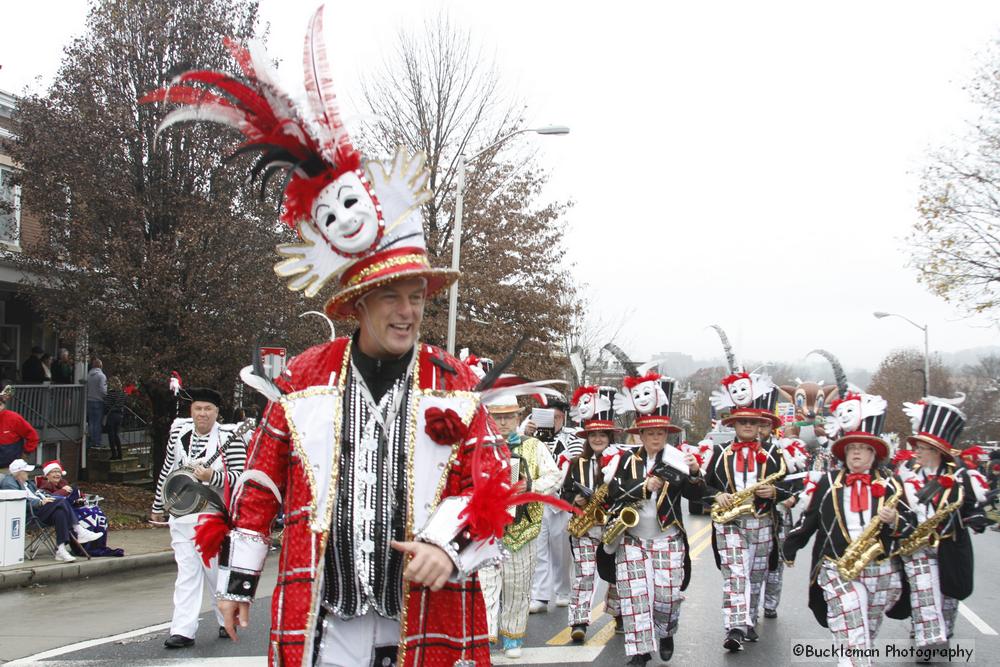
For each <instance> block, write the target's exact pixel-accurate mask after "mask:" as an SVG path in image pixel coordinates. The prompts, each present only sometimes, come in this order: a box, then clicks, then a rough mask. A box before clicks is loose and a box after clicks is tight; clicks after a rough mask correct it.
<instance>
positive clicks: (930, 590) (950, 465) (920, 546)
mask: <svg viewBox="0 0 1000 667" xmlns="http://www.w3.org/2000/svg"><path fill="white" fill-rule="evenodd" d="M904 410H905V411H906V412H907V414H908V415H909V416H910V417H911V418H912V419H913V422H914V423H913V432H914V435H912V436H910V437H909V438H908V442H909V445H910V447H911V448H912V449H909V450H901V451H899V452H898V453H897V454H896V458H895V459H894V462H895V463H897V465H898V468H897V472H898V474H899V478H900V480H902V482H903V489H904V491H905V493H906V496H905V503H906V505H907V506H909V507H910V508H911V509H912V510H913V512H914V514H915V517H916V524H917V527H916V529H915V530H914V534H913V535H912V536H910V537H908V538H907V539H906V540H902V541H901V542H900V545H899V546H900V550H899V555H900V557H901V559H902V561H903V576H905V577H906V579H907V581H908V583H909V589H910V606H911V611H910V618H912V619H913V641H914V644H915V645H916V646H917V647H918V648H925V647H933V646H939V645H944V644H946V643H947V641H948V639H950V638H951V636H952V633H953V632H954V630H955V617H956V615H957V612H958V603H959V601H960V600H964V599H965V598H967V597H968V596H969V595H971V594H972V584H973V557H972V540H971V539H970V537H969V530H968V529H969V528H972V529H973V530H974V531H975V532H982V531H983V529H984V528H985V526H986V523H987V521H986V517H985V516H984V515H983V511H982V509H980V508H979V507H978V503H979V502H982V501H984V500H985V499H986V486H987V484H986V480H985V478H984V477H983V476H982V474H981V473H979V471H978V470H976V469H975V468H973V467H969V468H967V467H966V465H965V464H964V462H963V461H964V460H966V459H969V460H972V458H973V457H974V456H976V455H977V454H978V453H979V452H980V451H982V450H980V449H978V448H970V449H967V450H966V451H964V452H960V451H959V450H958V449H955V448H953V447H954V445H953V444H952V443H955V442H957V441H958V439H959V437H960V436H961V433H962V430H963V429H964V426H965V415H963V414H962V412H961V411H960V410H959V408H958V405H957V404H956V402H955V399H951V400H945V399H939V398H935V397H927V398H925V399H924V400H922V401H921V402H919V403H907V404H905V408H904ZM940 564H944V565H945V566H944V567H940Z"/></svg>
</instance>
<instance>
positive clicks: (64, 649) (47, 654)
mask: <svg viewBox="0 0 1000 667" xmlns="http://www.w3.org/2000/svg"><path fill="white" fill-rule="evenodd" d="M169 628H170V624H169V623H160V624H159V625H150V626H149V627H145V628H139V629H138V630H130V631H129V632H122V633H121V634H117V635H111V636H110V637H102V638H100V639H88V640H86V641H82V642H77V643H75V644H69V645H68V646H61V647H59V648H54V649H50V650H48V651H42V652H41V653H36V654H35V655H29V656H28V657H26V658H18V659H17V660H12V661H10V662H8V663H6V664H8V665H10V666H11V667H14V666H15V665H27V664H30V663H32V662H38V661H39V660H46V659H48V658H54V657H56V656H59V655H65V654H66V653H72V652H73V651H82V650H84V649H87V648H91V647H94V646H100V645H102V644H110V643H112V642H117V641H121V640H123V639H131V638H132V637H138V636H140V635H147V634H149V633H151V632H159V631H160V630H167V629H169Z"/></svg>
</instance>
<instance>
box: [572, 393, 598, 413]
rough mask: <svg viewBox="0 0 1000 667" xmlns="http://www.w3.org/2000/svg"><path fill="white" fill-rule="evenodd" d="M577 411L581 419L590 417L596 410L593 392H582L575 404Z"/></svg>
mask: <svg viewBox="0 0 1000 667" xmlns="http://www.w3.org/2000/svg"><path fill="white" fill-rule="evenodd" d="M576 409H577V412H578V413H579V415H580V418H581V419H591V418H593V416H594V413H595V412H597V404H596V402H595V401H594V394H584V395H583V396H581V397H580V400H579V401H578V402H577V404H576Z"/></svg>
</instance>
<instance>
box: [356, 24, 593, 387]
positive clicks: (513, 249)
mask: <svg viewBox="0 0 1000 667" xmlns="http://www.w3.org/2000/svg"><path fill="white" fill-rule="evenodd" d="M365 99H366V101H367V104H368V107H369V110H370V112H371V113H372V114H373V115H374V116H375V117H376V118H377V120H376V121H375V122H374V124H373V125H372V126H371V127H370V128H369V129H368V130H367V131H364V132H362V133H361V135H360V136H361V143H363V144H364V145H365V147H366V149H367V151H368V152H370V153H390V152H391V151H392V150H394V147H395V146H397V145H400V144H402V145H405V146H408V147H410V148H411V149H416V150H420V151H423V152H424V153H425V154H426V156H427V165H428V167H429V170H430V186H431V188H432V190H433V192H434V197H433V199H432V200H431V201H429V202H428V203H427V204H426V205H425V206H424V215H425V219H426V225H425V227H426V238H427V246H428V253H429V254H430V256H431V260H432V262H434V263H435V264H436V265H438V266H445V265H449V264H450V263H451V243H452V234H453V230H454V212H455V211H454V203H455V185H456V178H457V174H458V171H457V170H458V161H459V156H460V155H461V154H463V153H465V154H466V155H475V154H476V153H477V152H479V151H480V150H482V149H483V148H485V147H489V146H490V145H491V144H493V143H495V142H497V141H498V140H500V139H502V138H504V137H506V136H507V135H509V134H510V133H511V132H513V131H515V130H517V129H519V128H521V126H522V122H523V118H522V116H521V107H520V105H519V104H518V103H517V102H516V101H514V100H513V99H512V98H510V97H509V96H506V95H504V93H503V91H502V90H501V86H500V77H499V73H498V71H497V69H496V67H495V66H494V65H493V64H491V63H489V62H488V61H486V60H485V59H484V58H483V57H482V54H481V53H480V52H479V51H477V50H476V49H475V48H474V47H473V41H472V37H471V36H470V34H469V33H468V32H465V31H463V30H461V29H459V28H457V27H456V26H455V25H453V24H452V23H451V21H450V20H449V19H448V17H447V16H445V15H441V16H439V17H438V18H437V19H436V20H434V21H430V22H428V23H427V24H426V25H425V26H424V28H423V30H422V31H420V32H406V31H404V32H402V33H400V35H399V40H398V46H397V48H396V51H395V55H394V57H393V58H391V59H390V60H389V61H388V62H387V63H386V65H385V67H384V68H383V69H382V71H381V72H379V73H378V74H377V75H376V77H375V78H374V79H373V80H371V81H370V82H369V83H368V84H367V86H366V88H365ZM504 148H505V146H504V145H500V146H496V147H494V148H492V149H489V150H487V151H486V152H485V153H483V154H482V155H481V156H479V157H478V158H477V159H475V160H472V161H471V162H470V163H469V169H468V173H467V180H466V188H465V198H464V203H465V208H464V219H463V227H462V239H461V240H462V271H463V277H462V279H461V282H460V287H459V304H460V305H459V313H458V316H459V322H458V324H459V326H458V343H459V346H464V347H469V348H470V349H471V350H472V351H473V352H474V353H475V354H477V355H479V356H489V357H493V358H499V357H502V356H503V355H504V354H505V353H506V352H507V351H509V350H510V348H511V347H512V345H513V344H514V342H515V341H516V340H517V339H518V338H520V337H521V335H522V334H523V333H528V334H529V336H530V341H531V342H530V343H529V345H527V346H526V348H525V351H524V353H523V354H522V356H521V358H520V359H519V361H518V364H517V370H519V371H520V372H522V373H525V374H535V375H542V374H546V375H549V376H551V375H553V374H555V375H556V376H561V375H563V373H564V372H565V368H566V364H567V359H566V356H565V354H563V350H562V344H563V341H564V339H565V336H566V334H567V332H568V331H569V329H570V326H571V322H570V320H571V317H572V314H573V307H574V306H573V303H574V301H573V300H572V299H571V298H567V297H568V296H570V297H571V296H572V289H573V288H572V283H571V282H570V280H569V275H568V272H567V269H566V267H565V266H563V265H562V263H561V261H562V256H563V254H564V247H563V239H562V232H563V222H562V218H563V214H564V213H565V211H566V210H567V208H568V204H567V203H558V202H556V203H540V202H539V201H538V200H539V195H540V192H541V190H542V188H543V186H544V184H545V182H546V180H547V176H546V175H545V173H544V172H543V171H542V170H541V169H540V168H539V167H538V166H537V164H536V161H535V160H534V158H533V157H532V156H531V155H528V156H527V157H513V156H511V154H510V153H509V152H507V151H505V150H504ZM446 318H447V298H446V295H444V294H442V295H440V296H439V297H438V298H437V299H435V300H433V301H432V302H431V303H430V304H428V308H427V314H426V318H425V325H424V336H425V338H427V339H428V340H430V341H431V342H438V343H442V342H444V339H445V331H446V323H447V320H446Z"/></svg>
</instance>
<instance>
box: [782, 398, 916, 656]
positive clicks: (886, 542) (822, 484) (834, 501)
mask: <svg viewBox="0 0 1000 667" xmlns="http://www.w3.org/2000/svg"><path fill="white" fill-rule="evenodd" d="M841 401H842V402H841V404H840V405H835V406H834V414H835V415H842V416H843V419H842V420H841V423H842V425H843V426H844V427H845V428H840V429H839V432H836V433H831V434H830V435H831V437H837V439H836V441H835V442H834V443H833V446H832V447H831V449H830V452H831V454H832V455H833V456H834V457H835V458H836V459H837V460H839V461H840V462H841V463H843V465H844V469H842V470H839V471H831V472H828V473H825V474H824V475H823V476H822V477H819V479H818V481H817V482H816V483H815V484H814V485H807V491H806V492H804V494H803V499H804V500H805V502H806V503H807V505H806V509H805V513H804V514H803V515H802V519H801V520H800V522H799V524H798V526H797V527H796V528H795V529H794V530H793V531H792V532H791V533H789V534H788V536H787V537H786V538H785V543H784V546H783V554H784V557H785V559H786V562H787V564H788V565H789V566H791V565H792V564H793V562H794V560H795V555H796V554H797V553H798V552H799V550H801V549H802V548H803V547H805V545H806V544H807V543H808V542H809V540H810V539H811V538H812V536H813V535H814V534H815V535H816V540H817V544H816V546H815V548H814V549H813V559H812V564H811V570H810V582H811V584H810V587H809V608H810V609H811V610H812V612H813V614H814V615H815V617H816V621H817V622H818V623H819V624H820V625H822V626H823V627H826V628H829V629H830V633H831V634H832V635H833V639H834V641H835V642H836V643H837V644H838V645H839V646H841V647H844V648H845V649H850V650H851V651H852V652H853V653H852V654H848V653H845V654H844V655H843V656H842V657H841V658H840V660H839V664H841V665H870V664H871V662H872V661H871V658H870V655H871V650H872V648H873V647H874V642H875V638H876V636H877V635H878V631H879V628H880V626H881V624H882V619H883V617H884V616H885V615H886V614H887V613H890V611H889V610H891V609H892V608H893V607H894V606H895V605H896V603H897V602H898V601H900V598H901V586H902V581H901V579H900V567H899V564H898V562H897V560H896V559H893V558H890V554H891V553H892V549H893V544H894V542H895V541H896V540H898V539H899V538H900V537H905V536H906V535H907V534H908V533H909V531H911V530H912V529H913V526H912V514H910V513H909V511H908V510H907V509H906V508H905V507H903V506H899V507H898V508H897V506H896V505H897V503H898V502H899V499H900V497H901V496H902V493H903V490H902V484H901V483H900V481H899V479H898V478H896V477H895V476H893V475H892V474H891V473H889V474H886V472H885V470H884V469H883V468H881V467H880V464H883V463H885V462H886V461H887V459H888V457H889V445H888V444H887V443H886V442H885V440H883V439H882V437H881V433H882V425H883V424H884V422H885V401H884V400H883V399H882V398H881V397H880V396H874V395H867V394H866V395H859V394H848V395H847V396H845V397H843V398H842V399H841ZM848 401H851V402H853V404H854V405H851V406H849V405H847V402H848ZM838 408H840V410H839V412H838ZM855 409H856V412H855V414H854V415H853V416H851V417H850V418H848V416H847V412H848V411H849V410H855ZM869 529H871V530H875V533H874V537H873V544H878V545H880V551H879V550H878V549H876V551H878V553H877V554H876V556H875V557H874V558H873V559H872V560H871V561H869V562H865V561H864V559H859V558H857V557H854V556H853V554H852V553H851V549H852V547H851V545H852V543H855V542H857V540H859V539H860V538H861V537H862V536H863V535H864V534H865V532H866V531H867V530H869ZM863 550H864V551H867V550H868V548H867V547H866V548H865V549H863ZM852 569H853V570H854V572H853V573H852V572H850V570H852ZM904 602H905V601H904Z"/></svg>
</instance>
